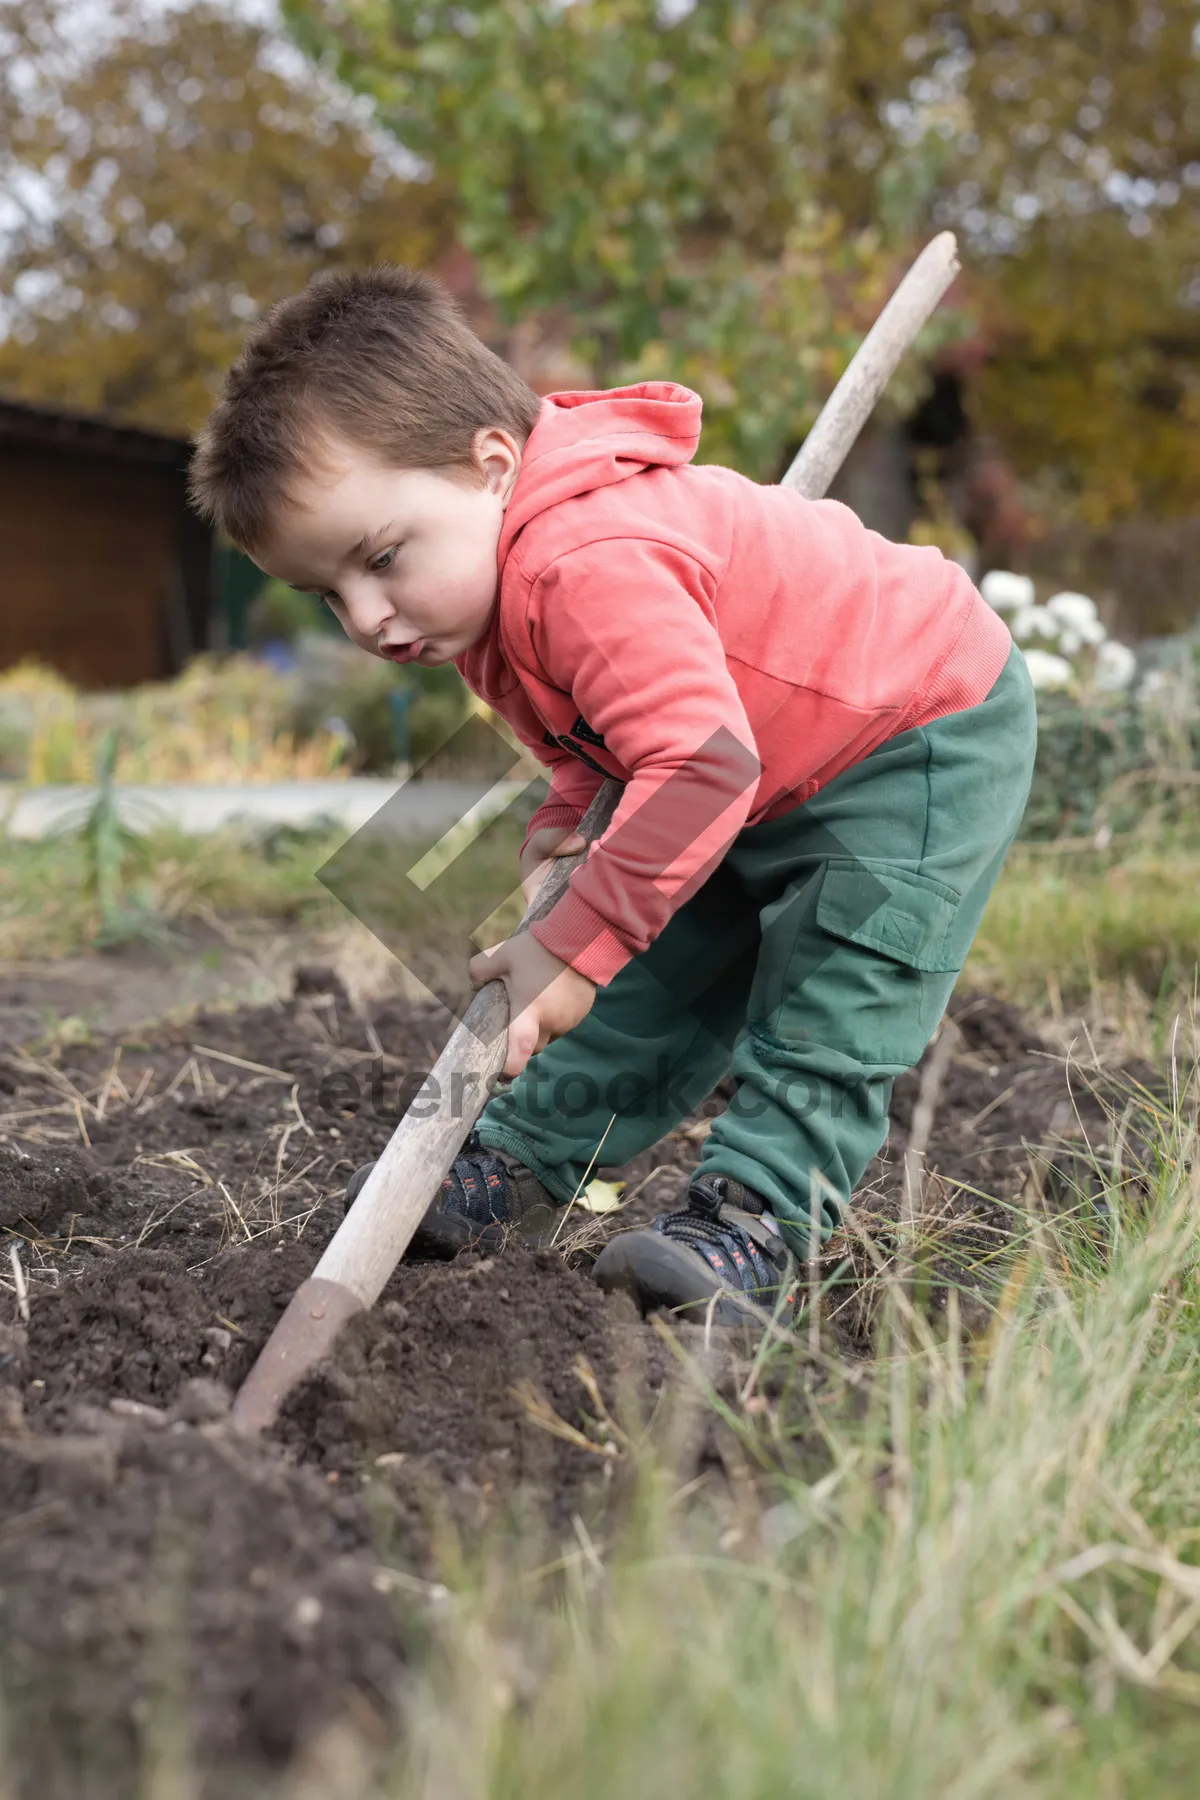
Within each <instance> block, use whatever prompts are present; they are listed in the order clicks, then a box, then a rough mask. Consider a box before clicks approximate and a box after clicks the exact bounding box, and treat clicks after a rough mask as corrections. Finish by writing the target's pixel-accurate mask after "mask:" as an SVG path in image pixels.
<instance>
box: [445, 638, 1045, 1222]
mask: <svg viewBox="0 0 1200 1800" xmlns="http://www.w3.org/2000/svg"><path fill="white" fill-rule="evenodd" d="M1036 734H1037V726H1036V714H1035V708H1034V694H1033V687H1032V684H1031V682H1030V679H1029V674H1028V671H1027V669H1026V665H1025V660H1024V658H1023V656H1022V655H1021V653H1020V652H1019V651H1018V650H1017V649H1016V648H1015V647H1014V649H1013V651H1012V654H1011V655H1010V656H1009V659H1008V662H1007V663H1006V665H1005V667H1004V669H1003V671H1002V672H1001V674H1000V677H999V679H998V680H997V682H996V684H995V686H994V687H993V688H992V690H991V692H990V693H989V694H988V696H987V698H986V699H985V700H983V701H981V702H980V703H979V704H978V705H977V706H972V707H969V708H967V709H966V710H965V711H962V712H956V713H949V714H947V715H946V716H945V717H943V718H940V719H935V720H934V721H933V723H932V724H930V725H922V726H919V727H917V729H915V730H913V731H905V732H901V733H900V735H899V736H897V737H893V738H890V739H889V740H888V741H887V742H886V743H884V744H881V745H880V746H879V747H878V748H877V749H876V750H873V751H872V752H871V754H870V755H869V756H867V757H864V758H863V760H862V761H861V762H859V763H856V764H855V765H854V767H853V768H850V769H846V770H845V771H844V772H843V773H842V774H840V775H838V776H836V777H835V778H834V779H833V780H832V781H830V782H829V784H828V785H827V786H826V787H824V788H822V789H821V791H820V792H819V793H817V794H816V795H814V796H813V798H812V799H810V800H808V801H806V802H805V803H804V804H803V805H801V806H798V807H796V808H795V809H794V810H793V811H792V812H789V813H786V814H784V816H783V817H781V818H778V819H773V820H771V821H770V822H769V823H766V824H760V825H751V826H747V827H746V828H745V829H744V830H743V831H741V832H739V833H738V836H737V837H736V838H735V839H734V842H733V844H732V845H731V847H730V849H729V851H728V852H727V854H726V856H725V858H724V860H723V861H722V862H721V864H720V865H719V866H718V868H717V869H716V870H714V872H713V874H712V875H711V876H710V877H709V878H708V880H707V881H705V882H704V884H703V885H702V886H701V887H700V888H698V889H697V891H696V892H695V894H693V895H692V897H691V898H690V899H689V900H687V901H686V902H685V903H684V904H683V905H682V906H681V907H680V908H679V909H678V911H676V912H675V913H673V914H672V916H671V918H670V919H669V921H668V922H667V925H666V927H665V928H664V930H663V931H662V932H660V934H659V935H658V937H657V938H656V939H655V940H654V942H653V943H652V944H651V945H650V946H649V948H648V949H647V950H645V951H644V952H643V953H642V954H641V955H640V956H636V957H634V959H633V960H632V962H629V963H627V964H626V965H625V967H624V968H623V969H622V970H620V972H619V973H618V974H617V975H616V976H615V977H614V978H613V980H612V981H610V982H609V984H608V986H607V987H603V988H599V989H598V990H597V993H596V999H595V1003H594V1005H593V1007H592V1010H591V1011H590V1012H589V1014H588V1015H587V1017H586V1018H585V1019H583V1020H581V1022H580V1023H579V1024H578V1025H576V1026H575V1028H574V1030H572V1031H569V1032H568V1033H567V1034H566V1035H565V1036H564V1037H561V1038H558V1039H557V1040H556V1041H555V1042H554V1043H552V1044H550V1045H549V1046H548V1047H547V1048H546V1049H545V1050H542V1051H541V1052H539V1054H538V1055H536V1056H534V1057H532V1058H531V1059H530V1061H529V1062H528V1063H527V1064H526V1066H525V1068H524V1069H523V1070H522V1072H521V1074H520V1075H519V1076H518V1077H517V1078H516V1080H515V1081H514V1082H513V1084H512V1086H511V1087H510V1088H508V1089H506V1090H504V1091H502V1092H500V1093H497V1094H496V1095H494V1096H493V1098H492V1099H491V1100H490V1101H489V1102H488V1104H487V1106H486V1107H485V1108H484V1110H483V1112H482V1113H481V1115H480V1118H479V1135H480V1137H481V1139H482V1140H483V1142H484V1143H485V1144H489V1145H491V1146H493V1147H499V1148H500V1149H504V1150H508V1151H511V1152H512V1153H513V1154H514V1155H516V1156H518V1157H519V1158H520V1159H521V1161H522V1162H524V1163H525V1164H526V1165H527V1167H529V1168H531V1169H533V1170H534V1171H535V1172H536V1174H537V1175H538V1176H539V1177H540V1179H541V1180H542V1182H543V1183H544V1184H545V1186H546V1187H547V1188H548V1189H549V1190H550V1192H551V1193H552V1194H554V1195H556V1196H557V1197H558V1198H559V1199H561V1200H563V1201H566V1200H569V1199H570V1197H571V1195H572V1194H573V1193H574V1192H575V1191H576V1189H577V1187H578V1185H579V1183H580V1182H581V1181H582V1180H583V1177H584V1174H585V1172H586V1170H587V1168H588V1165H589V1163H590V1162H592V1159H593V1157H596V1152H597V1147H598V1146H599V1145H600V1143H601V1140H602V1139H603V1148H602V1149H601V1150H600V1153H599V1156H598V1157H597V1158H596V1163H595V1165H594V1167H600V1166H603V1167H613V1166H619V1165H620V1164H622V1163H625V1162H628V1161H629V1160H630V1159H631V1158H632V1157H635V1156H637V1155H638V1154H639V1153H640V1152H641V1151H643V1150H646V1149H648V1148H649V1147H650V1146H651V1145H653V1144H655V1143H657V1142H658V1140H659V1139H660V1138H662V1137H663V1136H665V1134H666V1133H667V1132H668V1131H670V1130H671V1129H672V1127H673V1126H675V1125H677V1124H678V1123H679V1122H680V1120H681V1119H684V1118H686V1117H687V1115H688V1114H689V1113H690V1112H692V1111H693V1110H694V1109H695V1108H696V1107H697V1106H699V1105H700V1103H701V1102H702V1101H703V1100H704V1099H705V1098H706V1097H707V1095H708V1094H709V1093H710V1092H711V1091H712V1089H713V1087H714V1086H715V1085H716V1084H717V1082H719V1081H720V1080H721V1079H722V1078H723V1077H724V1076H726V1075H728V1074H730V1073H732V1075H733V1077H734V1081H735V1083H736V1093H735V1094H734V1097H733V1098H732V1100H731V1101H730V1103H729V1106H728V1108H727V1109H726V1111H725V1112H723V1113H721V1114H720V1116H719V1117H718V1118H717V1119H716V1120H715V1121H714V1123H713V1128H712V1131H711V1133H710V1135H709V1136H708V1138H707V1139H706V1140H705V1143H704V1149H703V1151H702V1154H701V1159H700V1164H701V1168H702V1169H703V1170H705V1171H707V1172H709V1173H712V1174H722V1175H732V1176H735V1177H736V1178H737V1179H738V1180H739V1181H742V1182H745V1183H747V1184H748V1185H749V1186H751V1187H753V1188H754V1189H755V1190H756V1191H757V1192H758V1193H760V1194H762V1195H763V1196H764V1197H765V1198H766V1199H767V1200H768V1201H769V1202H770V1204H771V1207H772V1209H773V1211H774V1213H775V1215H776V1217H777V1218H778V1219H779V1221H780V1224H781V1225H782V1227H783V1229H784V1233H785V1236H786V1238H787V1240H788V1242H789V1243H790V1245H791V1247H792V1248H793V1249H794V1250H795V1251H796V1252H797V1254H799V1255H800V1256H801V1257H803V1256H805V1254H806V1252H807V1245H808V1242H809V1235H810V1222H816V1223H817V1225H818V1229H819V1231H820V1234H821V1237H822V1240H824V1239H825V1238H827V1237H828V1236H829V1234H830V1232H831V1231H833V1230H834V1228H835V1227H836V1226H837V1224H838V1222H839V1221H840V1219H841V1216H842V1213H843V1211H844V1209H845V1206H846V1203H847V1202H848V1201H849V1198H850V1195H851V1194H852V1192H853V1190H854V1187H855V1184H856V1183H857V1182H858V1180H859V1179H860V1178H861V1176H862V1174H863V1171H864V1170H865V1169H866V1167H867V1164H868V1163H869V1162H870V1161H871V1158H872V1157H873V1156H874V1155H875V1153H876V1152H877V1151H878V1149H879V1148H880V1146H881V1144H882V1143H883V1141H884V1138H885V1137H886V1135H887V1125H888V1102H889V1099H890V1097H891V1090H892V1083H893V1081H894V1079H895V1077H896V1076H897V1075H899V1074H901V1073H903V1072H904V1070H906V1069H910V1068H912V1066H913V1064H914V1063H916V1062H917V1061H918V1060H919V1058H920V1056H921V1053H922V1051H923V1050H924V1049H925V1046H926V1045H927V1044H928V1042H929V1040H930V1038H931V1037H932V1035H933V1033H934V1031H935V1029H936V1028H937V1024H938V1021H939V1020H940V1019H941V1017H942V1014H943V1012H944V1010H945V1006H946V1002H947V1000H948V999H949V997H950V994H951V992H952V990H953V988H954V982H955V978H956V976H957V975H958V973H959V971H960V970H961V968H962V966H963V963H964V961H965V960H966V955H967V951H968V950H969V948H970V946H971V941H972V939H973V938H974V936H975V933H976V931H977V929H978V927H979V921H980V919H981V917H982V915H983V910H984V907H985V905H986V903H987V899H988V895H989V894H990V893H991V890H992V886H993V884H994V882H995V880H996V877H997V875H998V874H999V872H1000V866H1001V864H1002V863H1003V861H1004V857H1005V853H1006V852H1007V850H1008V847H1009V845H1010V844H1011V842H1012V840H1013V837H1014V836H1015V834H1016V831H1017V828H1018V826H1019V825H1020V822H1021V815H1022V813H1023V811H1024V808H1025V802H1026V798H1027V796H1028V793H1029V785H1030V780H1031V777H1032V773H1033V755H1034V746H1035V741H1036ZM606 1132H607V1136H606V1135H605V1134H606ZM682 1199H683V1196H682V1194H681V1195H680V1203H681V1204H682Z"/></svg>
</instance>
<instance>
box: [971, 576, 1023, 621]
mask: <svg viewBox="0 0 1200 1800" xmlns="http://www.w3.org/2000/svg"><path fill="white" fill-rule="evenodd" d="M979 591H980V593H981V594H982V595H983V597H984V599H985V600H986V601H987V603H988V605H989V606H991V607H994V608H995V610H996V611H997V612H1015V611H1016V609H1017V608H1018V607H1021V606H1032V605H1033V602H1034V598H1035V594H1034V586H1033V583H1032V581H1030V579H1029V577H1028V575H1014V574H1013V573H1012V571H1011V570H1010V569H989V570H988V572H987V574H986V575H985V576H984V578H983V580H982V581H981V582H980V584H979Z"/></svg>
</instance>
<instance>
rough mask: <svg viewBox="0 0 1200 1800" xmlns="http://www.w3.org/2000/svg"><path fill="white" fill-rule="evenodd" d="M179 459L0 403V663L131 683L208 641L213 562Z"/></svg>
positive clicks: (179, 452) (158, 442)
mask: <svg viewBox="0 0 1200 1800" xmlns="http://www.w3.org/2000/svg"><path fill="white" fill-rule="evenodd" d="M189 454H190V447H189V445H188V443H187V442H186V440H184V439H182V438H176V437H167V436H164V435H161V434H159V433H158V432H153V431H141V430H134V429H130V428H129V427H126V426H116V425H111V424H108V423H106V422H105V421H104V420H102V419H97V418H87V417H84V416H81V415H75V414H69V413H63V412H58V411H54V410H52V409H50V408H44V407H35V406H28V405H24V404H18V403H17V402H14V401H6V400H0V545H2V546H3V555H4V574H5V580H4V594H3V598H2V599H0V669H5V668H10V667H11V666H12V665H13V664H14V663H17V662H20V661H21V660H22V659H23V658H26V657H34V658H36V659H37V660H38V661H40V662H44V663H47V664H49V665H50V666H51V667H52V668H55V669H57V670H59V671H60V672H61V673H62V674H63V675H65V676H67V677H68V679H69V680H71V681H73V682H75V683H77V684H78V685H79V686H82V687H90V688H102V687H129V686H132V685H133V684H134V683H136V682H140V681H153V680H157V679H160V678H161V677H163V676H167V675H172V674H174V673H175V672H176V671H177V670H179V669H180V668H182V666H183V664H184V663H185V662H186V661H187V659H188V657H189V656H191V655H193V654H194V653H195V652H196V651H198V650H203V649H205V648H207V647H208V645H209V642H210V635H211V631H212V620H213V601H214V593H213V587H214V560H215V559H214V554H213V541H212V533H211V532H210V530H209V529H208V527H207V526H206V525H204V524H203V523H202V522H201V521H200V520H199V519H198V518H197V517H196V516H195V514H194V513H192V512H191V510H190V509H189V507H188V505H187V499H186V491H185V478H186V470H187V462H188V456H189Z"/></svg>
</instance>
